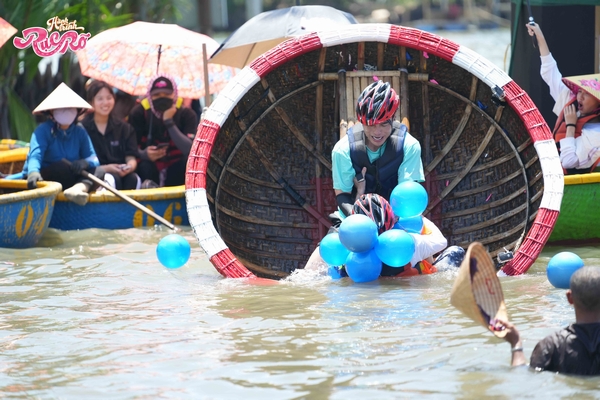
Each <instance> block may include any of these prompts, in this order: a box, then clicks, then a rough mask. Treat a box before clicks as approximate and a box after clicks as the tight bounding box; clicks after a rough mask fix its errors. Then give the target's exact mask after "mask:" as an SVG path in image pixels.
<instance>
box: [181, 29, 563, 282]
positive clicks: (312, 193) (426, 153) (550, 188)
mask: <svg viewBox="0 0 600 400" xmlns="http://www.w3.org/2000/svg"><path fill="white" fill-rule="evenodd" d="M373 75H375V76H377V78H378V79H384V80H386V81H390V83H392V86H394V87H395V88H396V89H397V91H398V92H399V93H400V98H401V107H400V109H399V111H398V114H397V116H396V117H397V119H399V120H400V119H402V118H407V119H408V121H409V124H410V133H411V134H412V135H413V136H414V137H416V138H417V139H418V140H419V142H420V143H421V149H422V160H423V165H424V168H425V174H426V182H425V183H424V185H425V188H426V189H427V191H428V193H429V205H428V207H427V210H426V211H425V213H424V215H425V216H427V217H428V218H429V219H431V220H432V221H434V222H435V223H436V225H437V226H439V227H440V229H441V230H442V232H443V233H444V235H445V236H446V238H447V239H448V243H449V244H457V245H460V246H463V247H464V248H466V247H468V245H469V244H470V243H472V242H474V241H478V242H481V243H483V245H484V246H485V247H486V249H487V250H488V251H489V252H490V254H491V255H492V256H496V255H497V254H498V253H499V252H500V251H504V249H507V250H511V251H513V252H514V258H513V259H512V260H511V261H510V262H508V263H506V264H504V266H503V268H502V270H503V272H504V273H506V274H507V275H518V274H522V273H524V272H526V271H527V269H528V268H529V267H530V266H531V265H532V263H533V262H534V261H535V259H536V258H537V256H538V255H539V253H540V252H541V250H542V248H543V246H544V244H545V243H546V241H547V239H548V237H549V235H550V233H551V232H552V228H553V226H554V223H555V221H556V219H557V217H558V213H559V209H560V204H561V199H562V195H563V172H562V168H561V166H560V161H559V158H558V152H557V149H556V146H555V144H554V141H553V140H552V135H551V132H550V130H549V128H548V126H547V124H546V123H545V121H544V119H543V118H542V116H541V114H540V113H539V111H538V110H537V108H536V106H535V105H534V103H533V102H532V100H531V99H530V97H529V96H528V95H527V93H525V92H524V91H523V90H522V89H521V88H520V87H519V86H518V85H517V84H516V83H515V82H514V81H512V79H511V78H510V77H509V76H508V75H507V74H506V73H504V72H503V71H502V70H501V69H500V68H498V67H497V66H495V65H494V64H492V63H491V62H489V61H488V60H486V59H485V58H483V57H482V56H480V55H478V54H477V53H475V52H473V51H472V50H470V49H468V48H465V47H462V46H460V45H458V44H456V43H454V42H452V41H450V40H447V39H444V38H442V37H440V36H437V35H435V34H432V33H428V32H424V31H421V30H418V29H414V28H405V27H401V26H394V25H387V24H360V25H352V26H349V27H348V28H344V29H340V30H337V31H329V32H321V33H312V34H308V35H305V36H302V37H298V38H293V39H289V40H287V41H286V42H284V43H282V44H280V45H279V46H277V47H275V48H274V49H272V50H271V51H269V52H267V53H265V54H263V55H262V56H260V57H258V58H257V59H256V60H254V62H253V63H252V64H251V65H249V66H248V67H246V68H244V69H243V70H242V71H241V73H239V74H238V75H237V76H236V77H235V78H234V79H233V80H232V81H231V82H230V83H229V84H228V86H227V87H226V89H225V90H224V91H222V92H221V93H220V95H219V96H218V98H217V99H216V101H215V102H214V103H213V104H212V106H211V107H210V108H209V110H208V111H207V112H206V114H205V116H204V119H203V120H202V121H201V123H200V125H199V127H198V134H197V135H196V138H195V141H194V145H193V148H192V151H191V154H190V157H189V160H188V167H187V173H186V204H187V211H188V217H189V221H190V225H191V226H192V228H193V230H194V233H195V235H196V237H197V238H198V241H199V243H200V245H201V246H202V248H203V249H204V250H205V251H206V253H207V254H208V256H209V257H210V260H211V262H212V264H213V265H214V266H215V268H216V269H217V270H218V271H219V272H220V273H221V274H222V275H223V276H226V277H252V276H260V277H266V278H272V279H281V278H284V277H286V276H288V275H289V274H290V273H291V272H293V271H294V270H296V269H298V268H303V267H304V264H305V263H306V261H307V259H308V257H309V255H310V254H311V252H312V251H313V250H314V248H315V247H316V245H317V244H318V242H319V241H320V240H321V239H322V237H323V236H324V235H325V234H326V232H327V228H328V227H329V224H330V222H329V219H328V217H327V216H328V214H329V213H331V212H333V211H334V210H335V208H336V201H335V196H334V192H333V189H332V178H331V155H330V154H331V150H332V148H333V146H334V144H335V143H336V142H337V140H339V137H340V134H343V132H340V128H339V123H340V120H342V119H344V120H346V119H348V118H350V119H352V117H353V107H354V104H353V102H354V101H355V99H356V97H358V95H359V94H360V92H361V91H362V89H363V88H364V87H366V86H367V85H368V84H369V83H370V82H372V79H373V78H372V76H373Z"/></svg>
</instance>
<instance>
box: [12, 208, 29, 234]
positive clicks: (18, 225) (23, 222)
mask: <svg viewBox="0 0 600 400" xmlns="http://www.w3.org/2000/svg"><path fill="white" fill-rule="evenodd" d="M32 222H33V208H31V204H28V205H26V206H23V207H22V208H21V211H19V215H18V216H17V222H15V232H16V234H17V237H18V238H22V237H23V236H25V235H26V234H27V231H28V230H29V228H30V227H31V223H32Z"/></svg>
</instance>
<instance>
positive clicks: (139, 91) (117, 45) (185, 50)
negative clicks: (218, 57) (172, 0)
mask: <svg viewBox="0 0 600 400" xmlns="http://www.w3.org/2000/svg"><path fill="white" fill-rule="evenodd" d="M217 48H219V44H218V43H217V42H216V41H215V40H214V39H212V38H211V37H209V36H206V35H203V34H201V33H197V32H194V31H190V30H188V29H185V28H182V27H180V26H178V25H174V24H156V23H151V22H140V21H138V22H134V23H132V24H129V25H125V26H122V27H119V28H113V29H108V30H106V31H104V32H101V33H99V34H97V35H95V36H93V37H92V38H91V39H90V40H89V41H88V43H87V45H86V46H85V48H84V49H82V50H79V51H77V52H76V54H77V58H78V59H79V66H80V68H81V73H82V74H83V75H85V76H89V77H91V78H94V79H99V80H103V81H105V82H107V83H109V84H111V85H113V86H115V87H117V88H119V89H121V90H122V91H124V92H126V93H129V94H132V95H144V94H146V92H147V90H148V84H149V82H150V79H151V78H152V77H153V76H154V75H156V74H157V73H166V74H169V75H171V76H172V77H174V78H175V81H176V83H177V91H178V93H179V95H180V96H181V97H187V98H193V99H196V98H200V97H203V96H205V86H206V85H207V82H208V86H209V88H210V90H209V93H211V94H214V93H218V92H219V91H221V90H222V89H223V88H224V87H225V85H226V84H227V82H228V81H229V80H230V79H231V78H232V77H233V76H234V75H235V73H236V69H234V68H232V67H227V66H223V65H219V64H207V62H206V61H205V60H206V58H207V57H208V56H207V54H208V55H210V54H212V53H213V52H214V51H215V50H216V49H217Z"/></svg>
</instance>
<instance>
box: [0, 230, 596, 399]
mask: <svg viewBox="0 0 600 400" xmlns="http://www.w3.org/2000/svg"><path fill="white" fill-rule="evenodd" d="M167 233H168V232H167V231H166V230H163V229H160V228H158V229H130V230H121V231H105V230H96V229H91V230H84V231H76V232H60V231H55V230H50V231H49V232H48V233H47V234H46V235H45V236H44V238H43V239H42V242H41V243H40V247H37V248H34V249H29V250H7V249H0V261H1V262H0V299H1V300H0V349H1V350H0V397H6V398H43V399H47V398H51V399H54V398H56V399H79V398H111V399H121V398H122V399H138V398H141V399H155V398H198V399H240V398H244V399H266V398H268V399H270V400H275V399H303V398H306V399H345V400H346V399H361V400H364V399H396V398H413V397H428V398H482V397H493V398H506V399H508V398H540V399H541V398H544V399H547V398H573V397H577V398H596V397H598V393H599V392H598V389H599V388H600V378H577V377H568V376H559V375H556V374H552V373H547V372H545V373H535V372H531V371H529V370H528V369H527V368H510V367H509V366H508V364H509V358H510V354H509V345H508V344H507V343H505V342H503V341H501V340H499V339H496V338H495V337H493V336H492V335H491V334H490V333H487V332H485V330H484V329H483V328H480V327H478V326H475V325H474V324H473V323H472V322H471V321H470V320H468V319H467V318H465V317H463V316H462V314H460V313H459V312H458V311H457V310H456V309H454V308H453V307H452V306H451V305H450V303H449V293H450V290H451V287H452V283H453V281H454V278H455V271H449V272H444V273H438V274H434V275H432V276H423V277H415V278H409V279H405V280H398V281H390V282H377V283H372V284H353V283H351V282H348V281H343V280H342V281H331V280H330V279H329V278H324V277H321V278H319V277H316V276H314V275H310V274H308V273H306V272H305V271H303V272H301V273H299V274H297V275H295V276H292V277H291V278H290V279H288V280H286V281H283V282H281V283H279V284H277V285H274V286H254V285H250V284H248V283H247V282H244V281H242V280H233V279H223V278H221V276H220V275H218V273H217V272H216V270H215V269H214V268H213V267H212V265H211V264H210V263H209V262H208V260H207V259H206V256H205V254H204V253H203V251H202V250H201V249H200V248H199V246H198V245H197V243H196V240H195V238H194V236H193V233H192V232H191V230H190V229H189V228H187V229H185V230H184V232H183V236H184V237H185V238H187V239H188V240H189V242H190V243H191V245H192V256H191V259H190V261H189V262H188V264H187V265H186V266H184V267H182V268H181V269H178V270H174V271H170V270H167V269H166V268H164V267H162V266H161V265H160V263H159V262H158V260H157V259H156V255H155V254H156V253H155V251H156V244H157V243H158V241H159V240H160V239H161V238H162V237H163V236H165V235H166V234H167ZM560 250H571V251H575V252H577V254H579V255H580V256H581V257H582V258H583V259H584V261H585V263H586V264H587V265H597V266H600V251H599V250H598V249H596V248H591V247H580V248H556V247H555V248H547V249H545V250H544V252H543V254H542V257H540V258H539V259H538V261H537V262H536V264H535V265H534V266H533V267H532V268H531V269H530V270H529V272H528V273H527V274H526V275H524V276H521V277H506V278H502V280H501V281H502V285H503V288H504V292H505V296H506V303H507V307H508V310H509V314H510V317H511V319H512V320H513V321H514V322H515V323H516V324H517V325H518V327H519V328H520V330H521V332H522V336H523V338H524V347H525V352H526V354H527V355H529V354H530V353H531V350H532V349H533V346H534V345H535V343H536V342H537V341H538V340H539V339H541V338H542V337H544V336H545V335H547V334H550V333H551V332H552V331H554V330H555V329H557V328H559V327H561V326H564V325H567V324H568V323H569V322H570V321H571V320H572V319H573V311H572V309H571V308H570V306H569V305H568V304H567V302H566V300H565V298H564V291H563V290H559V289H554V288H553V287H552V286H551V285H550V284H549V283H548V281H547V279H546V275H545V267H546V264H547V262H548V260H549V258H550V257H551V256H552V255H554V254H555V253H556V252H558V251H560Z"/></svg>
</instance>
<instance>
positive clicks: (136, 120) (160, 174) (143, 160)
mask: <svg viewBox="0 0 600 400" xmlns="http://www.w3.org/2000/svg"><path fill="white" fill-rule="evenodd" d="M181 104H182V99H181V98H178V97H177V85H176V84H175V81H174V79H172V78H170V77H169V76H166V75H158V76H156V77H154V78H153V79H152V80H151V81H150V85H149V86H148V95H147V97H146V98H145V99H143V100H142V101H141V103H140V104H137V105H136V106H135V107H133V109H132V110H131V113H130V114H129V123H130V124H131V125H132V126H133V128H134V129H135V132H136V134H137V141H138V145H139V149H140V162H139V163H138V169H137V173H138V175H139V176H140V178H141V179H142V188H146V187H158V186H161V187H162V186H176V185H183V184H184V183H185V167H186V163H187V159H188V156H189V154H190V150H191V148H192V138H193V137H194V135H195V134H196V130H197V129H198V118H197V117H196V113H195V112H194V111H193V110H191V109H189V108H186V107H181Z"/></svg>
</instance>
